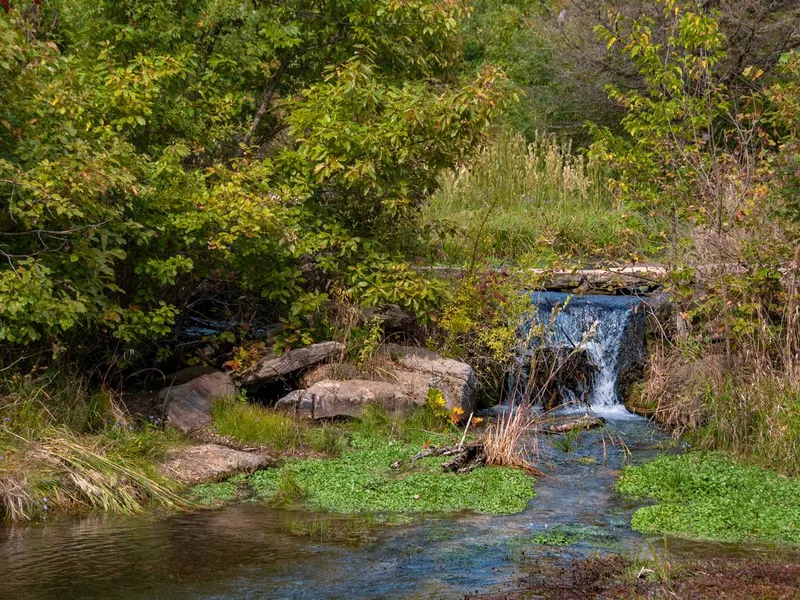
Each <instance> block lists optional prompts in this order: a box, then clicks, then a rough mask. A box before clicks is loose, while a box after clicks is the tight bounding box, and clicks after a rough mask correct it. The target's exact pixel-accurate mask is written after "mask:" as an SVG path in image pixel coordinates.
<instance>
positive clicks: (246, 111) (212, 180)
mask: <svg viewBox="0 0 800 600" xmlns="http://www.w3.org/2000/svg"><path fill="white" fill-rule="evenodd" d="M462 13H463V11H462V8H461V7H460V5H458V4H457V3H442V2H437V1H434V0H411V1H408V2H396V1H395V0H379V1H377V2H373V1H371V0H370V1H367V0H356V1H354V2H345V3H342V2H333V1H331V0H291V1H290V2H281V3H263V2H253V1H251V0H234V1H231V2H216V1H211V0H193V1H191V2H184V3H174V2H167V1H163V2H162V1H159V2H155V3H147V4H146V5H142V4H141V3H137V2H132V1H124V2H110V1H103V2H94V1H88V0H79V1H78V2H66V1H61V0H53V1H52V2H46V3H36V4H34V5H32V6H20V3H16V4H15V7H14V9H13V10H11V12H10V13H7V14H6V13H5V12H4V13H3V14H2V15H0V40H2V43H0V46H2V50H0V107H1V108H0V205H2V207H3V211H2V214H3V216H2V217H0V257H2V259H3V260H2V266H0V340H7V341H12V342H15V343H23V344H24V343H30V342H34V341H37V340H44V339H48V340H52V339H55V340H59V339H64V338H65V336H66V335H67V334H69V333H70V332H72V334H73V335H76V336H78V335H81V333H80V332H83V331H90V332H92V334H100V335H110V334H112V333H113V334H114V335H116V336H117V337H118V338H120V339H121V340H122V341H123V342H124V343H125V344H128V345H135V344H136V343H138V342H140V341H142V340H146V339H148V338H152V337H159V336H163V335H165V334H166V333H168V332H169V331H170V330H171V327H172V325H173V323H174V321H175V319H176V317H177V313H176V308H177V307H179V306H181V305H182V304H183V302H185V301H186V294H187V293H190V292H188V290H191V289H193V288H194V287H195V286H193V285H186V284H187V283H191V282H193V281H194V282H196V281H199V280H203V279H206V278H210V277H213V278H216V279H218V278H220V277H222V278H223V279H226V280H227V282H228V283H230V284H232V285H236V286H239V287H241V288H244V289H245V290H252V291H255V292H257V293H261V294H262V295H263V296H264V297H265V298H267V299H268V300H269V301H271V302H274V303H275V304H276V305H277V306H278V307H279V308H280V310H281V312H282V314H283V315H284V317H285V320H286V322H287V324H288V325H289V326H290V328H289V332H288V333H287V336H286V345H299V344H303V343H307V342H308V341H310V337H311V336H312V335H313V334H314V333H316V332H315V331H313V330H312V331H311V332H310V333H308V332H304V331H303V330H304V329H307V327H308V326H307V321H306V319H305V317H307V316H314V315H315V314H317V313H319V312H321V307H322V306H323V305H324V304H325V302H326V301H327V299H328V297H327V290H328V289H330V288H331V285H332V283H334V282H336V283H338V284H340V285H344V286H346V287H348V288H353V289H356V290H357V291H358V293H357V296H358V297H359V298H358V299H359V301H362V302H363V303H365V304H367V305H370V304H378V303H381V302H386V301H389V302H397V303H399V304H401V305H402V306H404V307H408V308H410V309H413V310H414V311H415V312H417V313H419V314H425V313H426V312H428V311H430V309H431V306H432V305H434V304H435V302H436V294H435V289H434V288H435V286H432V285H431V284H430V283H429V282H428V281H427V280H426V279H425V278H423V277H421V276H419V275H418V274H416V273H415V272H413V271H411V270H409V269H408V268H407V267H405V266H404V265H403V261H402V254H401V253H402V251H404V250H405V249H407V248H409V247H411V246H414V245H415V244H417V240H418V238H419V235H418V233H419V227H418V221H419V212H420V208H421V206H422V204H423V202H424V201H425V199H426V197H427V196H428V194H429V193H430V192H431V191H432V189H433V187H434V185H435V176H436V173H437V171H438V170H439V169H440V168H443V167H448V166H450V165H452V163H453V162H454V161H455V160H457V159H458V158H459V157H460V156H461V155H462V154H463V153H465V152H467V151H468V150H469V149H470V148H471V147H472V146H473V145H474V144H475V143H476V142H477V141H478V140H479V139H480V137H481V135H482V132H483V130H484V129H485V127H486V125H487V123H488V121H489V119H490V118H491V117H492V116H493V115H494V114H495V113H496V112H497V111H498V110H501V109H502V108H503V106H504V104H505V96H506V94H505V91H504V89H505V83H504V77H503V75H502V74H501V73H500V72H499V71H497V70H496V69H493V68H491V67H488V66H487V67H486V68H484V69H482V70H480V72H478V73H477V74H475V76H474V77H471V78H469V79H468V78H464V77H460V76H459V74H458V70H457V68H456V66H457V63H458V61H459V59H460V56H461V52H460V44H461V39H460V36H459V32H458V21H459V19H460V18H461V16H462ZM56 15H57V18H55V17H56ZM264 265H270V268H269V269H268V272H265V271H264ZM224 273H228V274H230V275H222V274H224Z"/></svg>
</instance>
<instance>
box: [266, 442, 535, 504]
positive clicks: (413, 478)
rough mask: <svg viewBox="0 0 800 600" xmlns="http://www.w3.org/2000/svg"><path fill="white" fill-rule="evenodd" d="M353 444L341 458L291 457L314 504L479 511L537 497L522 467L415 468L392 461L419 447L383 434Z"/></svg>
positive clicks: (296, 479)
mask: <svg viewBox="0 0 800 600" xmlns="http://www.w3.org/2000/svg"><path fill="white" fill-rule="evenodd" d="M354 446H355V447H354V449H353V450H352V451H350V452H348V453H346V454H344V455H342V456H341V457H339V458H334V459H327V460H300V461H292V462H291V463H290V464H289V465H287V466H286V467H284V468H283V469H281V475H280V477H281V481H282V480H283V477H285V476H286V475H285V473H287V472H290V473H291V478H292V479H293V480H294V485H296V486H298V488H300V489H302V490H304V491H305V492H307V494H308V497H307V499H306V501H307V502H308V504H309V505H310V506H312V507H314V508H317V509H322V510H330V511H335V512H343V513H360V512H401V513H403V512H453V511H460V510H474V511H476V512H483V513H494V514H506V513H514V512H519V511H521V510H523V509H524V508H525V507H526V506H527V504H528V501H529V500H530V499H531V498H532V497H533V482H532V480H531V478H530V477H529V476H528V475H526V474H525V473H524V472H522V471H519V470H514V469H504V468H496V467H487V468H481V469H476V470H474V471H472V472H471V473H469V474H467V475H455V474H452V473H442V472H441V469H439V464H440V463H441V462H442V460H436V461H433V462H430V464H425V465H423V466H421V467H419V468H417V469H415V470H413V471H407V472H400V473H398V472H392V471H391V469H390V468H389V466H390V465H391V464H392V463H393V462H395V461H398V460H405V459H408V458H410V457H411V456H412V455H413V454H414V453H415V452H417V451H418V447H416V446H412V445H408V444H405V443H402V442H399V441H392V442H390V441H389V440H388V439H386V438H385V437H384V438H377V439H376V438H365V437H361V436H356V437H355V438H354Z"/></svg>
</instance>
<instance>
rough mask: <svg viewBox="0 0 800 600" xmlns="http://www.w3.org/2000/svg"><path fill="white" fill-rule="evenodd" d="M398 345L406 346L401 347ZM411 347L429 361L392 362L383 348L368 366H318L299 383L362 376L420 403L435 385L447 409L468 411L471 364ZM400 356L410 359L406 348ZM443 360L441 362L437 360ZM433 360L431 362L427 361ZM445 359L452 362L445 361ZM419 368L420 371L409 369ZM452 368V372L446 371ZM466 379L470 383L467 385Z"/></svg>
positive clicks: (472, 396) (472, 395) (472, 393)
mask: <svg viewBox="0 0 800 600" xmlns="http://www.w3.org/2000/svg"><path fill="white" fill-rule="evenodd" d="M398 348H404V349H405V348H407V347H406V346H398ZM409 349H410V350H420V351H422V352H425V353H427V354H428V355H429V356H428V357H427V358H426V361H425V362H423V361H421V360H416V361H414V359H411V360H406V363H405V364H402V363H399V362H393V361H392V357H391V356H390V354H389V352H387V351H383V352H382V353H380V354H379V355H378V356H377V357H376V359H375V360H374V361H373V362H372V363H371V364H370V366H369V367H364V368H359V367H357V366H356V365H353V364H350V363H329V364H325V365H318V366H316V367H314V368H312V369H309V370H308V371H307V372H306V373H305V374H304V375H303V376H302V377H301V378H300V385H301V387H304V388H309V387H311V386H313V385H315V384H317V383H319V382H320V381H325V380H334V381H346V380H351V379H361V380H370V381H383V382H385V383H391V384H392V385H394V386H396V387H399V388H400V389H401V390H402V391H403V393H404V394H406V395H407V396H411V397H413V398H415V399H416V400H417V401H418V402H420V403H423V404H424V403H425V401H426V399H427V398H428V390H430V389H431V388H436V389H438V390H439V391H440V392H442V395H443V396H444V399H445V404H446V406H447V408H448V409H450V410H452V409H453V408H455V407H460V408H461V409H462V410H464V411H465V412H467V413H469V411H470V410H472V407H473V404H474V401H475V387H474V383H473V382H474V377H475V376H474V374H472V368H471V367H470V366H469V365H466V364H464V363H460V362H458V361H451V360H450V359H446V358H442V357H440V356H439V355H437V354H435V353H433V352H428V351H427V350H422V349H421V348H418V349H412V348H409ZM396 356H397V357H405V358H406V359H407V358H408V353H406V352H405V351H404V352H403V353H402V354H401V353H396ZM436 359H438V361H441V362H437V360H436ZM427 360H431V361H432V363H430V364H429V363H428V362H427ZM446 362H449V363H453V364H445V363H446ZM409 366H411V367H418V368H419V369H420V370H417V369H413V368H409ZM447 368H449V371H448V370H446V369H447ZM467 382H470V383H469V384H467Z"/></svg>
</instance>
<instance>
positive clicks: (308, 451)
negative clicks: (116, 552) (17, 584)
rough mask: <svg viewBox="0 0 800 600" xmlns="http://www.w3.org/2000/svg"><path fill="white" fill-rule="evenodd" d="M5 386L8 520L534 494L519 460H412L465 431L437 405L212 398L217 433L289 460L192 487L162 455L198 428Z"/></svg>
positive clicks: (99, 402) (485, 503) (498, 505)
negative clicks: (338, 410)
mask: <svg viewBox="0 0 800 600" xmlns="http://www.w3.org/2000/svg"><path fill="white" fill-rule="evenodd" d="M4 386H5V387H4V392H3V394H2V396H0V512H2V515H3V517H4V518H5V519H7V520H10V521H26V520H36V519H40V518H42V517H45V516H47V515H55V514H67V513H81V512H88V511H104V512H110V513H123V514H131V513H137V512H141V511H144V510H146V509H151V508H157V507H163V508H167V509H178V508H188V507H190V506H208V507H216V506H222V505H224V504H227V503H230V502H234V501H242V500H246V499H256V500H258V501H262V502H265V503H266V504H268V505H270V506H272V507H275V508H289V507H291V508H297V509H307V510H313V511H330V512H337V513H413V512H426V513H427V512H438V513H449V512H455V511H462V510H472V511H476V512H484V513H496V514H505V513H512V512H517V511H520V510H523V509H524V508H525V507H526V506H527V503H528V501H529V500H530V499H531V498H532V497H533V495H534V491H533V480H532V478H531V477H529V476H528V475H527V474H526V473H524V472H523V471H521V470H517V469H508V468H501V467H483V468H478V469H475V470H474V471H472V472H470V473H468V474H463V475H455V474H453V473H445V472H443V471H442V469H441V463H443V462H444V461H445V460H447V458H448V457H438V458H435V457H431V458H425V459H422V460H419V461H416V462H414V463H413V464H411V462H410V459H411V457H412V456H413V455H415V454H416V453H418V452H419V451H420V450H422V449H423V448H424V447H428V446H430V445H438V446H442V445H456V444H458V443H459V440H460V439H461V436H462V433H463V432H462V431H461V430H460V429H458V428H456V427H455V426H454V425H453V424H452V422H451V421H450V418H449V416H448V413H447V412H446V411H445V412H442V411H441V410H439V409H438V408H437V407H434V406H426V407H424V408H422V409H420V410H417V411H415V412H413V413H411V414H410V415H407V416H405V417H403V418H400V417H390V416H389V415H388V414H386V413H385V412H382V411H381V410H378V409H370V410H367V411H366V413H365V415H364V417H363V418H362V419H361V420H356V421H351V422H339V423H325V424H316V423H309V422H308V421H306V420H303V419H297V418H294V417H292V416H289V415H287V414H284V413H281V412H278V411H274V410H270V409H266V408H264V407H261V406H258V405H254V404H248V403H246V402H243V401H241V400H239V399H233V398H231V399H223V400H221V401H219V402H217V404H216V406H215V408H214V427H215V429H216V433H217V434H218V435H220V436H223V437H224V438H225V439H227V440H228V441H229V442H230V443H231V444H233V445H247V446H256V447H260V448H262V450H263V451H266V452H268V453H270V454H271V455H273V456H278V457H279V459H280V461H281V465H282V466H280V467H279V468H274V469H268V470H265V471H259V472H257V473H255V474H253V475H246V476H245V475H240V476H236V477H233V478H232V479H230V480H229V481H225V482H221V483H208V484H202V485H199V486H196V487H194V488H192V489H190V490H188V491H187V490H185V489H183V488H182V487H181V486H180V485H179V484H177V483H176V482H174V481H172V480H170V479H169V478H167V477H165V476H164V475H163V474H162V472H161V471H160V465H161V463H162V462H163V460H164V458H165V457H166V454H167V452H168V451H169V450H170V449H172V448H176V447H179V446H180V445H182V444H187V443H192V440H190V439H187V438H185V437H184V436H182V435H181V434H178V433H177V432H175V431H173V430H171V429H169V428H165V427H164V426H163V424H162V423H160V422H159V421H158V420H157V419H152V420H148V421H147V422H145V423H142V422H136V421H134V420H133V419H132V418H131V417H130V416H128V415H127V414H126V412H125V410H124V409H123V408H122V405H121V403H120V402H119V401H118V400H117V399H116V398H115V396H114V395H113V394H112V393H111V392H109V391H107V390H101V391H98V392H92V393H89V392H87V391H86V389H85V388H84V387H82V386H81V385H80V384H79V383H78V382H77V381H76V380H62V379H61V378H49V379H42V378H36V379H34V378H20V379H13V380H7V381H5V382H4ZM469 439H470V438H469V437H468V441H469ZM395 463H396V464H397V468H393V465H395Z"/></svg>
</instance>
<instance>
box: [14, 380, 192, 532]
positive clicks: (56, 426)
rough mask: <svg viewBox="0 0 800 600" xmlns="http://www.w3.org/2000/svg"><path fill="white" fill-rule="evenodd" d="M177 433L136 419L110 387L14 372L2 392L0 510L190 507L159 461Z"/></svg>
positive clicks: (29, 514) (40, 512)
mask: <svg viewBox="0 0 800 600" xmlns="http://www.w3.org/2000/svg"><path fill="white" fill-rule="evenodd" d="M181 443H182V439H181V438H180V436H178V435H177V434H175V433H174V432H171V431H164V430H163V429H162V428H161V427H159V426H158V425H157V424H154V423H153V424H134V423H133V422H132V421H131V420H130V419H129V418H128V416H127V415H126V414H125V412H124V411H123V410H122V408H121V405H120V404H119V402H118V401H117V399H116V398H115V396H114V395H113V394H112V393H111V392H109V391H107V390H98V391H91V392H90V391H87V389H86V388H85V387H84V386H83V385H82V383H81V382H80V380H76V379H65V378H61V377H39V378H35V379H34V378H26V377H17V378H11V379H6V380H5V381H3V382H2V394H1V395H0V514H2V516H3V517H4V518H5V519H7V520H11V521H26V520H32V519H38V518H41V517H43V516H45V515H48V514H54V513H62V514H63V513H80V512H85V511H88V510H95V509H99V510H103V511H106V512H111V513H124V514H131V513H136V512H140V511H142V510H144V509H145V507H148V506H149V507H153V506H156V507H163V508H168V509H175V508H180V507H185V506H187V502H186V501H185V500H184V499H183V498H182V497H181V496H180V495H179V493H178V491H179V486H177V485H176V484H175V482H173V481H171V480H169V479H168V478H166V477H164V476H163V475H162V474H161V473H160V472H159V470H158V468H157V465H158V463H159V461H160V460H161V459H162V457H163V456H164V454H165V453H166V451H167V449H168V448H170V447H174V446H177V445H179V444H181Z"/></svg>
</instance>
